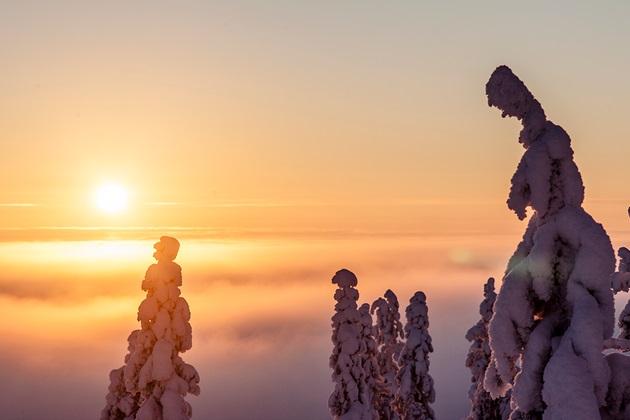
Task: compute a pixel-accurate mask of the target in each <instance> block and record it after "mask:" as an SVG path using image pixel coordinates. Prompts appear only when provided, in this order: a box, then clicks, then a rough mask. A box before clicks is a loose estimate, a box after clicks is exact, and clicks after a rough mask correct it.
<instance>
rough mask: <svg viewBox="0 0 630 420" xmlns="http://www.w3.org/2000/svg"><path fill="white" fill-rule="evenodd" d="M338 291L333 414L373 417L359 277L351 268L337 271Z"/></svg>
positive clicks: (349, 419)
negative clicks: (364, 359)
mask: <svg viewBox="0 0 630 420" xmlns="http://www.w3.org/2000/svg"><path fill="white" fill-rule="evenodd" d="M332 282H333V284H336V285H337V286H338V289H337V290H336V291H335V300H336V301H337V303H336V304H335V314H334V315H333V317H332V327H333V333H332V342H333V345H334V347H333V352H332V355H331V356H330V367H331V368H332V370H333V374H332V380H333V383H334V384H335V389H334V390H333V392H332V394H331V395H330V397H329V398H328V408H329V410H330V414H332V416H333V417H334V418H335V419H340V420H372V419H373V418H374V417H373V414H372V413H373V409H372V401H371V397H372V396H371V393H370V394H368V393H367V392H366V389H367V386H366V377H365V372H364V370H363V353H362V345H364V344H365V343H364V341H363V326H362V324H361V316H360V314H359V310H358V309H357V300H358V299H359V291H358V290H357V289H355V286H356V285H357V284H358V281H357V277H356V276H355V275H354V273H352V272H351V271H349V270H346V269H342V270H339V271H337V273H336V274H335V276H334V277H333V279H332Z"/></svg>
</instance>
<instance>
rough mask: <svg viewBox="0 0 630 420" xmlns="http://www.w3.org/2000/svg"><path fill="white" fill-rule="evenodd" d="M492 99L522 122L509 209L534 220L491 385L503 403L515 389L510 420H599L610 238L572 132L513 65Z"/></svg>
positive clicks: (609, 301) (490, 86)
mask: <svg viewBox="0 0 630 420" xmlns="http://www.w3.org/2000/svg"><path fill="white" fill-rule="evenodd" d="M486 93H487V95H488V103H489V105H491V106H496V107H498V108H499V109H501V110H502V111H503V116H504V117H505V116H514V117H516V118H518V119H519V120H521V122H522V124H523V129H522V131H521V132H520V135H519V142H520V143H522V145H523V146H524V147H525V149H526V150H525V153H524V155H523V157H522V159H521V161H520V163H519V165H518V168H517V170H516V173H515V174H514V176H513V177H512V187H511V190H510V194H509V198H508V202H507V204H508V207H509V208H510V209H512V210H514V211H515V213H516V214H517V216H518V217H519V219H521V220H522V219H524V218H525V216H526V208H527V207H531V208H532V209H533V210H534V214H533V215H532V216H531V218H530V220H529V223H528V226H527V229H526V231H525V234H524V236H523V240H522V241H521V243H520V244H519V245H518V247H517V249H516V252H515V253H514V255H513V256H512V258H511V259H510V261H509V263H508V267H507V270H506V274H505V276H504V278H503V284H502V286H501V289H500V291H499V294H498V297H497V300H496V302H495V305H494V312H495V313H494V316H493V317H492V320H491V321H490V326H489V331H490V347H491V349H492V356H491V363H490V365H489V366H488V369H487V370H486V375H485V382H484V385H485V387H486V389H487V390H489V391H490V393H491V394H492V395H493V396H494V397H498V396H501V395H505V394H506V392H507V391H508V390H509V389H510V388H512V404H513V406H514V412H513V414H512V417H511V418H539V417H542V416H543V415H544V417H545V419H550V420H553V419H561V418H562V419H569V418H570V419H594V418H598V417H599V408H600V407H601V406H603V405H605V404H606V401H605V398H606V394H607V390H608V385H609V383H610V379H611V372H610V367H609V365H608V363H607V362H606V360H605V359H604V355H603V354H602V347H603V342H604V340H606V339H608V338H610V337H611V336H612V333H613V326H614V306H613V295H612V290H611V287H610V283H609V278H610V275H611V274H612V272H613V271H614V267H615V257H614V252H613V249H612V245H611V243H610V239H609V238H608V235H607V234H606V232H605V230H604V229H603V227H602V226H601V225H600V224H598V223H596V222H595V221H594V220H593V219H592V218H591V216H589V215H588V214H587V213H586V212H585V211H584V209H583V208H582V202H583V200H584V187H583V184H582V178H581V176H580V173H579V171H578V168H577V166H576V164H575V163H574V161H573V150H572V149H571V145H570V138H569V136H568V135H567V133H566V132H565V131H564V130H563V129H562V128H561V127H559V126H557V125H555V124H553V123H552V122H550V121H548V120H547V118H546V116H545V113H544V111H543V109H542V107H541V105H540V103H539V102H538V101H537V100H536V99H535V98H534V96H533V95H532V94H531V93H530V92H529V90H528V89H527V88H526V87H525V85H524V84H523V83H522V82H521V81H520V80H519V79H518V78H517V77H516V76H515V75H514V74H513V73H512V71H511V70H510V69H509V68H508V67H506V66H501V67H499V68H497V69H496V70H495V71H494V72H493V74H492V76H491V77H490V80H489V81H488V83H487V85H486ZM518 365H520V371H518V369H517V367H518ZM517 372H518V373H517ZM512 384H513V385H512Z"/></svg>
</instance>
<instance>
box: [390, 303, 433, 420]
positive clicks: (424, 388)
mask: <svg viewBox="0 0 630 420" xmlns="http://www.w3.org/2000/svg"><path fill="white" fill-rule="evenodd" d="M426 302H427V299H426V296H425V295H424V293H422V292H416V293H415V294H414V295H413V296H412V298H411V299H410V300H409V306H407V309H406V311H405V313H406V316H407V323H406V324H405V330H404V331H405V337H406V339H407V340H406V341H405V345H404V347H403V349H402V352H401V353H400V359H399V365H400V368H399V369H398V373H397V374H396V382H397V384H398V391H397V392H396V396H395V398H394V401H393V402H392V406H393V408H394V410H395V411H396V413H397V414H398V416H399V417H400V418H401V419H404V420H429V419H431V420H432V419H435V414H434V413H433V409H432V408H431V403H433V402H434V401H435V389H434V388H433V378H431V375H429V353H431V352H433V345H432V344H431V336H430V335H429V314H428V308H427V303H426Z"/></svg>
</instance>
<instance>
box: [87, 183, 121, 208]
mask: <svg viewBox="0 0 630 420" xmlns="http://www.w3.org/2000/svg"><path fill="white" fill-rule="evenodd" d="M94 200H95V202H96V206H97V207H98V208H99V209H101V210H102V211H105V212H107V213H119V212H121V211H122V210H124V209H125V208H127V202H128V194H127V190H126V189H124V188H123V187H121V186H120V185H117V184H106V185H103V186H101V187H99V188H98V189H97V190H96V193H95V194H94Z"/></svg>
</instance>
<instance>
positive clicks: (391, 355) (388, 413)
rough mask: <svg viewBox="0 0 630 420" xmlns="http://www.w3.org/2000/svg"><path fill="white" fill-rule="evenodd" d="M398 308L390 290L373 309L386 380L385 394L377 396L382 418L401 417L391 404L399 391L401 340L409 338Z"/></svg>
mask: <svg viewBox="0 0 630 420" xmlns="http://www.w3.org/2000/svg"><path fill="white" fill-rule="evenodd" d="M398 308H399V304H398V298H397V297H396V294H394V292H392V291H391V290H389V289H388V290H387V291H386V292H385V299H383V298H378V299H376V300H375V301H374V303H372V308H371V312H372V314H374V315H375V316H376V342H377V344H378V346H379V352H378V356H377V360H378V365H379V369H380V374H381V377H382V378H383V386H382V387H381V392H380V393H379V395H377V406H378V412H379V418H381V419H396V418H397V415H396V413H395V412H394V411H393V410H392V408H391V404H392V401H393V400H394V395H396V391H397V390H398V384H397V383H396V373H397V372H398V363H397V360H398V358H399V357H400V352H401V351H402V348H403V342H402V340H401V339H402V338H404V337H405V333H404V330H403V325H402V323H401V322H400V313H399V309H398Z"/></svg>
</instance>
